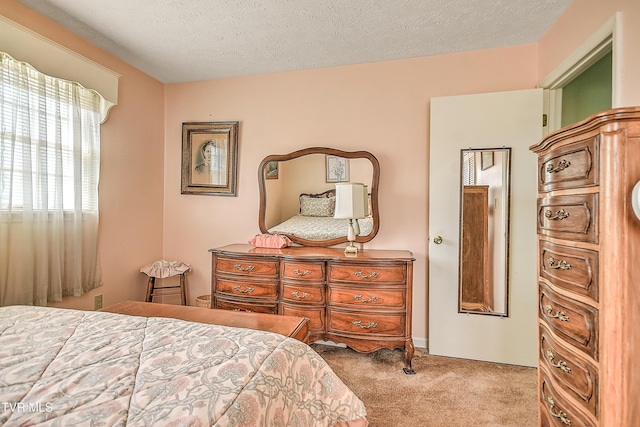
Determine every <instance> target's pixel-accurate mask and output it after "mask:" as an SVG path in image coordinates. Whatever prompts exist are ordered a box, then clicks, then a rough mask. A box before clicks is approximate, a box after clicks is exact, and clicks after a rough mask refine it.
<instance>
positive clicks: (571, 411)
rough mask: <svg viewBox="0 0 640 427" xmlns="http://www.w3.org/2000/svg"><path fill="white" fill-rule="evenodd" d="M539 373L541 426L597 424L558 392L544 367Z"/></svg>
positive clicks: (591, 426)
mask: <svg viewBox="0 0 640 427" xmlns="http://www.w3.org/2000/svg"><path fill="white" fill-rule="evenodd" d="M539 375H540V381H539V387H540V394H539V395H540V402H539V405H540V425H541V426H553V427H566V426H569V425H570V426H584V427H595V426H596V425H597V424H596V423H594V422H593V420H592V419H591V418H590V417H589V416H588V415H587V414H586V413H584V412H582V411H581V410H580V409H579V408H578V407H577V406H575V405H574V404H573V403H571V402H570V401H569V400H568V399H566V398H565V397H564V396H563V395H562V394H560V393H559V392H558V390H557V389H556V388H555V387H554V383H553V381H552V380H551V379H550V378H549V376H548V375H547V373H546V372H545V371H544V369H540V370H539Z"/></svg>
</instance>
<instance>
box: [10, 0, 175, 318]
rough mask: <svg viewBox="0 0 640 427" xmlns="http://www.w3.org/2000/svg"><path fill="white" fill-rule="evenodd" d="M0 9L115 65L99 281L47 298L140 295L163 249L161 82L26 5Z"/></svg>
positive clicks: (82, 302)
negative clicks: (83, 290) (146, 268)
mask: <svg viewBox="0 0 640 427" xmlns="http://www.w3.org/2000/svg"><path fill="white" fill-rule="evenodd" d="M0 15H2V16H4V17H6V18H8V19H10V20H12V21H14V22H17V23H18V24H20V25H23V26H25V27H27V28H30V29H31V30H33V31H36V32H38V33H39V34H41V35H42V36H45V37H47V38H49V39H51V40H53V41H55V42H57V43H59V44H61V45H63V46H65V47H67V48H69V49H71V50H74V51H76V52H78V53H79V54H81V55H84V56H85V57H87V58H89V59H91V60H93V61H95V62H97V63H99V64H101V65H103V66H105V67H107V68H109V69H111V70H113V71H115V72H117V73H119V74H121V75H122V77H121V78H120V80H119V102H118V105H117V106H115V107H113V108H112V109H111V112H110V114H109V118H108V120H107V122H106V123H105V124H104V125H102V137H101V171H100V184H99V192H100V260H101V264H102V272H103V274H102V278H103V286H101V287H99V288H97V289H95V290H92V291H91V292H88V293H87V294H85V295H83V296H82V297H70V298H65V299H64V301H62V302H61V303H52V304H51V305H53V306H64V307H72V308H82V309H92V308H93V296H94V295H96V294H103V295H104V298H103V299H104V304H105V305H107V304H113V303H116V302H119V301H122V300H128V299H137V300H141V299H144V289H145V283H146V281H145V279H144V276H143V275H141V274H140V273H139V269H140V267H141V266H143V265H145V264H147V263H149V262H151V261H155V260H156V259H160V258H161V257H162V200H163V197H164V194H163V182H162V176H163V173H164V171H163V156H164V129H163V114H164V110H163V102H164V99H163V97H164V86H163V85H162V84H161V83H160V82H158V81H156V80H154V79H152V78H151V77H149V76H147V75H146V74H143V73H141V72H140V71H139V70H136V69H135V68H133V67H131V66H130V65H128V64H126V63H124V62H122V61H121V60H119V59H117V58H115V57H113V56H111V55H109V54H107V53H105V52H104V51H103V50H101V49H98V48H97V47H96V46H94V45H92V44H90V43H88V42H86V41H85V40H83V39H81V38H79V37H77V36H76V35H74V34H73V33H71V32H69V31H67V30H65V29H63V28H62V27H60V26H59V25H57V24H55V23H53V22H52V21H50V20H48V19H45V18H44V17H42V16H41V15H39V14H37V13H35V12H33V11H32V10H31V9H28V8H26V7H24V6H23V5H21V4H19V3H17V2H15V1H14V0H3V1H2V2H0Z"/></svg>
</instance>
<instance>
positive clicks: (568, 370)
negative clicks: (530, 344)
mask: <svg viewBox="0 0 640 427" xmlns="http://www.w3.org/2000/svg"><path fill="white" fill-rule="evenodd" d="M547 359H549V363H551V366H553V367H554V368H558V369H560V370H561V371H562V372H565V373H567V374H570V373H571V368H570V367H568V366H567V362H565V361H564V360H561V361H559V362H558V363H556V355H555V354H553V351H551V350H547Z"/></svg>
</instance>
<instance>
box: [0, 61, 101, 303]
mask: <svg viewBox="0 0 640 427" xmlns="http://www.w3.org/2000/svg"><path fill="white" fill-rule="evenodd" d="M0 60H1V67H0V126H1V133H0V305H9V304H37V305H46V302H47V301H59V300H61V298H62V297H63V296H67V295H76V296H77V295H81V294H82V293H84V292H86V291H87V290H89V289H92V288H94V287H96V286H98V285H99V284H100V271H99V266H98V265H99V263H98V256H97V230H98V178H99V168H100V119H101V116H100V106H101V97H100V95H99V94H98V93H97V92H95V91H93V90H89V89H86V88H84V87H82V86H81V85H80V84H78V83H75V82H70V81H67V80H62V79H57V78H54V77H50V76H47V75H44V74H42V73H40V72H38V71H37V70H36V69H34V68H33V67H31V66H30V65H29V64H26V63H23V62H19V61H16V60H15V59H13V58H12V57H11V56H9V55H7V54H4V53H0Z"/></svg>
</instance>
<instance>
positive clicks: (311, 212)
mask: <svg viewBox="0 0 640 427" xmlns="http://www.w3.org/2000/svg"><path fill="white" fill-rule="evenodd" d="M335 195H336V190H335V189H331V190H327V191H325V192H323V193H316V194H313V193H302V194H300V195H299V196H298V200H299V203H300V208H299V213H298V214H297V215H294V216H292V217H290V218H288V219H286V220H284V221H283V222H281V223H279V224H277V225H275V226H273V227H271V228H269V230H268V231H269V233H272V234H287V235H293V236H298V237H302V238H304V239H310V240H329V239H336V238H339V237H345V236H346V234H347V229H348V226H349V220H348V219H343V218H334V217H333V213H334V209H335ZM369 203H371V202H369ZM368 212H371V207H369V208H368ZM357 221H358V225H359V227H360V234H359V235H361V236H367V235H369V234H371V231H372V230H373V218H372V217H371V216H367V217H366V218H362V219H358V220H357Z"/></svg>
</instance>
